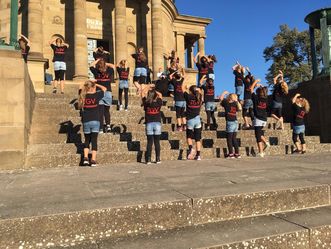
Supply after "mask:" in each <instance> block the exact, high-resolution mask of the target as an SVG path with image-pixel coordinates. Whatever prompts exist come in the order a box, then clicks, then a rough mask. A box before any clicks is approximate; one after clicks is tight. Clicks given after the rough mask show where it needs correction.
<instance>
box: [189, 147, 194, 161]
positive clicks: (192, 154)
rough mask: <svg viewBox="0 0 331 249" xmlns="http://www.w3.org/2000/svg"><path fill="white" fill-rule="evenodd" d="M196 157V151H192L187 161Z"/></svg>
mask: <svg viewBox="0 0 331 249" xmlns="http://www.w3.org/2000/svg"><path fill="white" fill-rule="evenodd" d="M194 157H195V150H194V149H192V150H191V151H190V153H189V154H188V155H187V160H193V159H194Z"/></svg>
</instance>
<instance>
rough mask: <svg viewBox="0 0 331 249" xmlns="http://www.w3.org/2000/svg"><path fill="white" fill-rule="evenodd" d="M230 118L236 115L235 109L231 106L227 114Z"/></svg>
mask: <svg viewBox="0 0 331 249" xmlns="http://www.w3.org/2000/svg"><path fill="white" fill-rule="evenodd" d="M228 115H230V116H236V115H237V107H235V106H231V107H230V112H229V113H228Z"/></svg>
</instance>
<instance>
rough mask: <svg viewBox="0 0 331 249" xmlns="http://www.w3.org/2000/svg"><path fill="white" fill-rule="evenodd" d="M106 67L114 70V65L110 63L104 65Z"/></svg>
mask: <svg viewBox="0 0 331 249" xmlns="http://www.w3.org/2000/svg"><path fill="white" fill-rule="evenodd" d="M106 66H107V67H110V68H113V69H115V68H116V67H115V65H114V64H112V63H106Z"/></svg>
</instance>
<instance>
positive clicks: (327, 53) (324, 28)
mask: <svg viewBox="0 0 331 249" xmlns="http://www.w3.org/2000/svg"><path fill="white" fill-rule="evenodd" d="M327 19H328V18H327V13H326V11H323V12H322V18H321V19H320V24H321V33H322V55H323V66H324V68H323V73H324V74H329V73H330V63H331V62H330V57H331V26H328V21H327Z"/></svg>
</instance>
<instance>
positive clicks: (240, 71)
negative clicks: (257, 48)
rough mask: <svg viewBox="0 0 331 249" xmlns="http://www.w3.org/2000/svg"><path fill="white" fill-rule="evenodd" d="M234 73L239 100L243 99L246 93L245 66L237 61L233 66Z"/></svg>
mask: <svg viewBox="0 0 331 249" xmlns="http://www.w3.org/2000/svg"><path fill="white" fill-rule="evenodd" d="M232 70H233V74H234V76H235V78H234V82H235V85H234V86H235V89H236V94H237V96H238V100H239V101H241V97H242V95H243V94H244V77H245V67H244V66H242V65H240V63H239V62H238V61H237V63H236V65H234V66H233V67H232Z"/></svg>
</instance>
